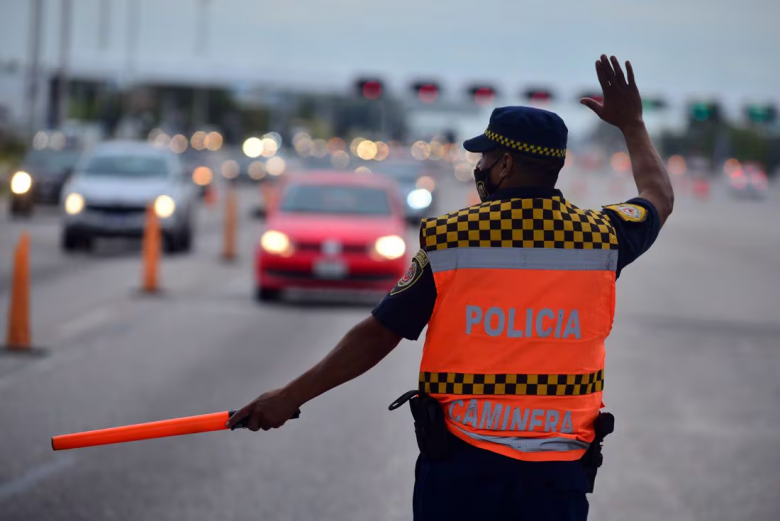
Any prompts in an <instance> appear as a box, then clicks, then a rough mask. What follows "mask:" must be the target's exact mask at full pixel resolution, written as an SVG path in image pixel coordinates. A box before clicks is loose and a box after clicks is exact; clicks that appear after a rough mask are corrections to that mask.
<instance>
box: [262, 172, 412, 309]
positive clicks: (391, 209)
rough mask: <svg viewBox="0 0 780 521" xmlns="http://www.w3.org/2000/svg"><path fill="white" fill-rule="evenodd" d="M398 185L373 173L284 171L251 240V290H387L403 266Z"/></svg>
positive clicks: (269, 296)
mask: <svg viewBox="0 0 780 521" xmlns="http://www.w3.org/2000/svg"><path fill="white" fill-rule="evenodd" d="M397 193H398V188H397V186H395V185H394V184H393V182H392V181H391V180H388V179H384V178H381V177H379V176H370V175H357V174H344V173H334V172H319V173H311V174H309V175H306V176H300V177H296V176H290V177H289V178H288V179H286V180H285V181H284V182H282V183H281V184H280V185H279V187H278V192H277V194H276V196H275V197H274V198H273V200H272V201H271V202H270V204H269V207H268V210H267V219H266V227H265V231H264V232H263V234H262V236H261V237H260V241H259V243H258V245H257V255H256V271H255V273H256V277H257V279H256V295H257V299H258V300H261V301H271V300H276V299H278V298H279V296H280V293H281V290H284V289H288V288H310V289H331V288H339V289H349V290H376V291H388V290H390V289H391V288H392V287H393V285H394V284H395V282H396V281H397V280H398V279H399V278H401V276H402V275H403V274H404V271H405V269H406V265H407V259H406V242H405V240H404V238H403V237H404V234H405V229H404V208H403V205H402V204H401V201H400V200H399V199H398V195H397Z"/></svg>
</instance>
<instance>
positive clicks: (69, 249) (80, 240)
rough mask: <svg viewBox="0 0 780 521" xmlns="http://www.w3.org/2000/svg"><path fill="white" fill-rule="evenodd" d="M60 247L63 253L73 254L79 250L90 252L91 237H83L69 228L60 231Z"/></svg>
mask: <svg viewBox="0 0 780 521" xmlns="http://www.w3.org/2000/svg"><path fill="white" fill-rule="evenodd" d="M60 246H61V247H62V251H64V252H65V253H73V252H74V251H77V250H79V249H84V250H87V251H90V250H91V249H92V237H85V236H83V235H81V234H78V233H76V232H74V231H73V230H71V229H69V228H65V229H64V230H63V231H62V237H61V240H60Z"/></svg>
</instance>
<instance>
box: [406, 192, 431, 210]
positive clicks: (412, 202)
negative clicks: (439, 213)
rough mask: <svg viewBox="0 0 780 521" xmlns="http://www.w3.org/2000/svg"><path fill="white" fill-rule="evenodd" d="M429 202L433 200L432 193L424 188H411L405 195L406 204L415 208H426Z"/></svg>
mask: <svg viewBox="0 0 780 521" xmlns="http://www.w3.org/2000/svg"><path fill="white" fill-rule="evenodd" d="M431 202H433V195H431V192H429V191H428V190H426V189H425V188H418V189H417V190H412V191H411V192H409V195H407V196H406V204H408V205H409V207H410V208H413V209H415V210H422V209H423V208H428V207H429V206H430V205H431Z"/></svg>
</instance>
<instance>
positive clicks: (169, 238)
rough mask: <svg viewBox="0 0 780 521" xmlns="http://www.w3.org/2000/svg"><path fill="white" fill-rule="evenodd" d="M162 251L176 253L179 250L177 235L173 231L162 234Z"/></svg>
mask: <svg viewBox="0 0 780 521" xmlns="http://www.w3.org/2000/svg"><path fill="white" fill-rule="evenodd" d="M163 251H164V252H165V253H176V252H178V251H179V236H178V234H177V233H175V232H171V233H166V234H165V235H163Z"/></svg>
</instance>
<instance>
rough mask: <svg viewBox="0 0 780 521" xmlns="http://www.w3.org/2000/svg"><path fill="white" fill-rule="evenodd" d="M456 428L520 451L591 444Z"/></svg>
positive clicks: (564, 449)
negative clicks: (487, 433)
mask: <svg viewBox="0 0 780 521" xmlns="http://www.w3.org/2000/svg"><path fill="white" fill-rule="evenodd" d="M456 428H457V429H458V430H459V431H460V432H462V433H463V434H465V435H466V436H468V437H469V438H471V439H474V440H478V441H487V442H490V443H495V444H497V445H503V446H505V447H509V448H510V449H514V450H516V451H519V452H567V451H571V450H588V447H589V446H590V443H585V442H584V441H579V440H572V439H569V438H519V437H513V436H489V435H486V434H477V433H475V432H468V431H464V430H463V429H461V428H460V427H456Z"/></svg>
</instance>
